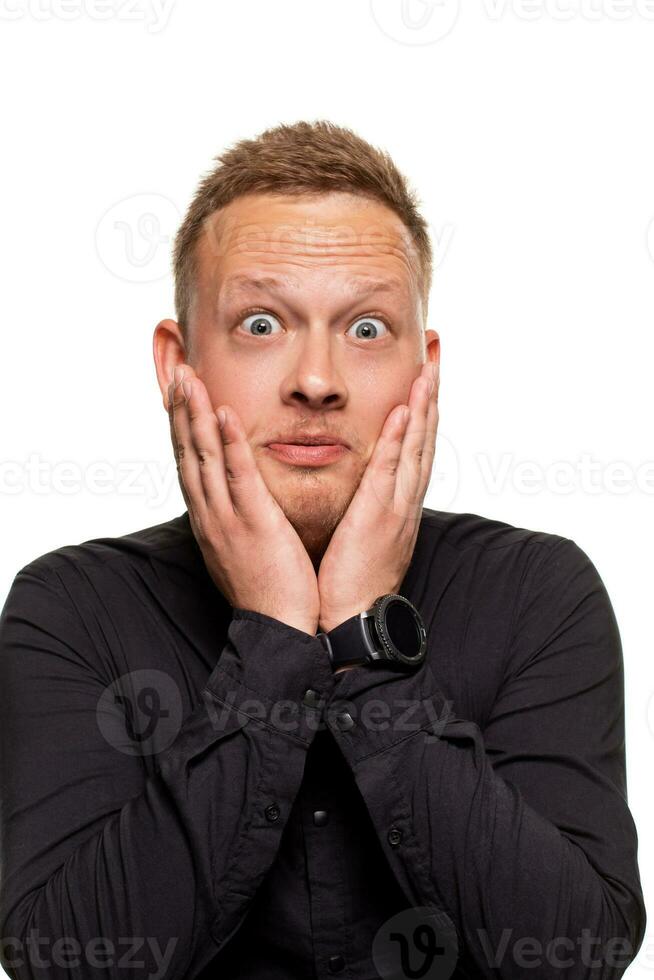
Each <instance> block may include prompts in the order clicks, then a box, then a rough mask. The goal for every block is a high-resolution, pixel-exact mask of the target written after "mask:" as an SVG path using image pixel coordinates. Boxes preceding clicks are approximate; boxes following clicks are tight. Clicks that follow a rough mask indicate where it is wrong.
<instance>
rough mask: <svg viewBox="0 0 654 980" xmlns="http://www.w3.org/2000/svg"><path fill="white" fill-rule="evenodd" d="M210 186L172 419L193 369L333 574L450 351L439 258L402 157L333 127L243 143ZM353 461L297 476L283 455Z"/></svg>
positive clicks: (298, 470) (187, 266) (183, 267)
mask: <svg viewBox="0 0 654 980" xmlns="http://www.w3.org/2000/svg"><path fill="white" fill-rule="evenodd" d="M217 160H218V165H217V166H216V168H215V169H214V170H212V171H211V173H209V174H208V175H207V176H206V177H204V178H203V179H202V181H201V183H200V186H199V188H198V190H197V192H196V195H195V197H194V199H193V201H192V202H191V205H190V207H189V209H188V212H187V214H186V217H185V219H184V221H183V223H182V225H181V227H180V229H179V231H178V233H177V237H176V240H175V249H174V272H175V306H176V319H175V320H172V319H165V320H162V321H161V322H160V323H159V324H157V327H156V329H155V333H154V345H153V346H154V357H155V363H156V368H157V377H158V382H159V386H160V389H161V393H162V396H163V399H164V406H165V405H166V391H167V387H168V383H169V382H170V380H171V378H172V373H173V370H174V368H175V367H176V365H178V364H182V363H188V364H190V365H191V366H192V367H193V369H194V370H195V372H196V373H197V375H198V376H199V377H200V378H201V379H202V381H203V382H204V384H205V386H206V388H207V391H208V394H209V397H210V399H211V401H212V404H213V405H214V408H217V407H218V405H220V404H222V403H226V404H228V405H230V406H231V407H232V408H233V409H234V410H235V411H236V412H237V413H238V415H239V416H240V419H241V422H242V424H243V427H244V429H245V432H246V434H247V437H248V441H249V443H250V446H251V448H252V451H253V453H254V456H255V459H256V461H257V463H258V465H259V468H260V470H261V473H262V476H263V478H264V480H265V482H266V485H267V486H268V489H269V490H270V492H271V494H272V495H273V497H274V498H275V499H276V501H277V502H278V503H279V505H280V507H281V508H282V510H283V511H284V513H285V514H286V516H287V518H288V519H289V521H290V522H291V524H292V525H293V526H294V527H295V529H296V531H297V532H298V534H299V535H300V537H301V538H302V540H303V542H304V544H305V547H306V548H307V551H308V552H309V554H310V555H311V556H312V558H313V559H314V563H317V562H318V561H319V559H320V557H321V556H322V554H323V552H324V550H325V548H326V547H327V544H328V543H329V539H330V538H331V535H332V533H333V531H334V530H335V528H336V526H337V525H338V523H339V521H340V520H341V518H342V516H343V514H344V513H345V511H346V510H347V507H348V505H349V502H350V500H351V499H352V496H353V495H354V493H355V491H356V489H357V487H358V485H359V482H360V480H361V477H362V476H363V473H364V470H365V467H366V465H367V462H368V460H369V459H370V456H371V455H372V451H373V449H374V446H375V443H376V441H377V438H378V436H379V433H380V431H381V429H382V426H383V424H384V421H385V420H386V417H387V416H388V414H389V413H390V411H391V410H392V409H393V407H394V406H395V405H397V404H400V403H402V402H406V401H407V400H408V397H409V392H410V388H411V384H412V382H413V380H414V379H415V378H416V377H417V375H418V374H419V373H420V368H421V365H422V364H423V363H424V361H425V359H427V358H428V359H431V360H433V361H435V362H437V361H438V360H439V356H440V342H439V337H438V334H437V333H436V332H435V331H434V330H429V329H427V326H426V317H427V309H428V298H429V290H430V286H431V275H432V251H431V243H430V240H429V234H428V230H427V225H426V222H425V221H424V219H423V218H422V217H421V215H420V214H419V212H418V207H417V203H416V199H415V196H414V195H413V193H412V192H411V190H410V189H409V186H408V184H407V181H406V179H405V178H404V177H403V176H402V174H400V172H399V171H398V170H397V168H396V167H395V165H394V164H393V162H392V161H391V159H390V157H389V156H388V154H386V153H385V152H383V151H381V150H378V149H375V148H373V147H372V146H370V144H368V143H366V142H365V141H364V140H362V139H361V138H360V137H358V136H356V135H355V134H354V133H353V132H352V131H351V130H348V129H345V128H343V127H339V126H336V125H334V124H333V123H329V122H325V121H320V122H315V123H308V122H299V123H296V124H294V125H281V126H278V127H276V128H275V129H271V130H267V131H265V132H264V133H262V134H261V135H260V136H258V137H257V138H256V139H252V140H242V141H241V142H239V143H237V144H236V145H235V146H234V147H232V148H231V149H230V150H228V151H227V152H225V153H223V154H222V155H221V156H219V157H218V158H217ZM304 433H310V434H320V435H323V436H328V437H333V438H335V439H338V440H341V441H343V442H344V443H345V444H346V448H345V450H344V451H343V452H341V453H340V454H339V455H338V456H337V457H336V458H335V459H334V460H333V461H332V462H329V463H327V464H325V465H321V466H303V465H295V464H293V463H290V462H288V461H286V460H285V459H282V458H280V456H279V455H278V454H276V453H275V452H273V451H271V450H270V448H269V445H270V443H279V442H283V441H284V440H285V439H286V440H287V441H297V442H301V441H302V440H303V434H304Z"/></svg>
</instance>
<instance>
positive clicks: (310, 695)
mask: <svg viewBox="0 0 654 980" xmlns="http://www.w3.org/2000/svg"><path fill="white" fill-rule="evenodd" d="M302 704H305V705H306V706H307V708H317V707H318V705H319V704H320V693H319V692H318V691H314V690H313V688H311V687H309V688H307V690H306V691H305V692H304V697H303V698H302Z"/></svg>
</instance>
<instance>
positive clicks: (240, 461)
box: [168, 364, 320, 635]
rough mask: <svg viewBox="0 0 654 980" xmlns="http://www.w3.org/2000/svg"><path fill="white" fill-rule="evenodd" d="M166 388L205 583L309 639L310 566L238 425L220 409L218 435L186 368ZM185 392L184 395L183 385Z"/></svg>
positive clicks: (313, 612)
mask: <svg viewBox="0 0 654 980" xmlns="http://www.w3.org/2000/svg"><path fill="white" fill-rule="evenodd" d="M175 375H176V377H175V381H177V382H178V383H177V384H175V382H172V383H171V384H170V385H169V387H168V415H169V419H170V434H171V439H172V442H173V448H174V451H175V460H176V463H177V473H178V477H179V483H180V487H181V490H182V495H183V497H184V500H185V502H186V506H187V509H188V513H189V519H190V523H191V528H192V530H193V533H194V535H195V538H196V540H197V542H198V544H199V546H200V550H201V552H202V555H203V558H204V561H205V564H206V566H207V569H208V571H209V574H210V575H211V578H212V579H213V581H214V582H215V584H216V585H217V587H218V588H219V589H220V591H221V592H222V593H223V595H224V596H225V597H226V598H227V600H228V601H229V603H230V604H231V605H232V606H233V607H235V608H239V609H250V610H253V611H255V612H260V613H263V614H265V615H267V616H271V617H272V618H273V619H278V620H280V621H281V622H283V623H287V624H288V625H289V626H294V627H295V628H296V629H299V630H303V631H304V632H306V633H310V634H312V635H313V634H315V632H316V630H317V628H318V618H319V615H320V595H319V592H318V583H317V579H316V573H315V571H314V568H313V564H312V562H311V559H310V557H309V555H308V553H307V551H306V549H305V547H304V545H303V543H302V541H301V539H300V537H299V535H298V534H297V532H296V531H295V529H294V528H293V526H292V525H291V524H290V523H289V521H288V519H287V518H286V515H285V514H284V512H283V510H282V509H281V507H280V506H279V504H278V503H277V501H276V500H275V498H274V497H273V496H272V494H271V493H270V491H269V490H268V487H267V486H266V484H265V482H264V479H263V477H262V475H261V472H260V470H259V467H258V466H257V463H256V460H255V458H254V454H253V453H252V449H251V447H250V444H249V443H248V441H247V438H246V436H245V432H244V430H243V426H242V424H241V420H240V418H239V416H238V414H237V413H236V412H235V411H234V409H232V408H231V407H230V406H227V405H221V406H220V408H221V409H222V410H223V411H224V412H225V415H226V421H225V425H224V428H223V430H222V433H221V430H220V426H219V424H218V417H217V416H218V412H217V411H216V412H214V409H213V408H212V405H211V401H210V399H209V394H208V392H207V389H206V387H205V385H204V383H203V381H202V380H201V379H200V378H199V377H198V376H197V375H196V374H195V372H194V371H193V368H191V367H190V366H189V365H188V364H182V365H180V366H178V367H177V368H176V369H175ZM182 375H183V382H184V385H185V386H186V388H187V391H188V397H187V395H186V394H185V391H184V388H183V385H182V384H180V383H179V382H180V381H181V380H182Z"/></svg>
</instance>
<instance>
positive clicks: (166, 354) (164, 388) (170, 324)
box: [152, 319, 188, 412]
mask: <svg viewBox="0 0 654 980" xmlns="http://www.w3.org/2000/svg"><path fill="white" fill-rule="evenodd" d="M152 353H153V355H154V363H155V367H156V370H157V382H158V383H159V390H160V391H161V397H162V399H163V406H164V409H165V410H166V412H168V385H169V384H170V382H171V381H172V380H173V371H174V370H175V368H176V367H177V365H178V364H184V363H188V362H187V360H186V358H187V355H186V345H185V344H184V338H183V336H182V332H181V330H180V327H179V324H178V323H177V322H176V321H175V320H170V319H167V320H161V321H160V322H159V323H158V324H157V325H156V327H155V328H154V335H153V338H152Z"/></svg>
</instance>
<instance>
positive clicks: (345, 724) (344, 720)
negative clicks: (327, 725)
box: [335, 711, 354, 732]
mask: <svg viewBox="0 0 654 980" xmlns="http://www.w3.org/2000/svg"><path fill="white" fill-rule="evenodd" d="M335 720H336V724H337V725H338V727H339V728H340V730H341V731H342V732H346V731H348V729H350V728H352V726H353V725H354V718H353V717H352V715H351V714H350V712H349V711H341V713H340V714H338V715H336V719H335Z"/></svg>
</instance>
